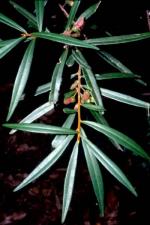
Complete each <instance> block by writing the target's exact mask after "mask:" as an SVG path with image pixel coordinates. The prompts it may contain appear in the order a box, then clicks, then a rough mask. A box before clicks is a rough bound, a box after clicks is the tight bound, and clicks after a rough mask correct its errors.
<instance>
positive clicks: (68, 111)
mask: <svg viewBox="0 0 150 225" xmlns="http://www.w3.org/2000/svg"><path fill="white" fill-rule="evenodd" d="M63 112H64V113H66V114H74V113H76V112H77V111H76V110H74V109H69V108H63Z"/></svg>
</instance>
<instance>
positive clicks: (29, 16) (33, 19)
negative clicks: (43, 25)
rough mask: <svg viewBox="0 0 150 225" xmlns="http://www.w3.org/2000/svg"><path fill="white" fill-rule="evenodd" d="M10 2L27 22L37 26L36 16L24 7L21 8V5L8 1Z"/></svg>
mask: <svg viewBox="0 0 150 225" xmlns="http://www.w3.org/2000/svg"><path fill="white" fill-rule="evenodd" d="M10 4H12V5H13V7H14V8H15V9H16V10H17V11H18V12H19V13H20V14H21V15H23V16H24V17H25V18H26V19H28V21H29V23H30V24H31V25H32V26H33V27H36V28H37V22H36V17H35V16H34V15H33V14H32V13H30V12H29V11H27V10H26V9H25V8H23V7H22V6H20V5H18V4H17V3H15V2H13V1H10Z"/></svg>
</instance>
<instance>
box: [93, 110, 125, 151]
mask: <svg viewBox="0 0 150 225" xmlns="http://www.w3.org/2000/svg"><path fill="white" fill-rule="evenodd" d="M90 112H91V114H92V115H93V117H94V118H95V120H96V121H97V122H98V123H100V124H103V125H106V126H108V127H109V124H108V122H107V120H106V119H105V117H104V116H103V115H101V114H99V113H98V112H96V111H93V110H90ZM108 138H109V137H108ZM109 140H110V141H111V143H112V144H113V145H114V147H115V148H117V149H118V150H121V151H123V149H122V148H121V146H120V145H119V144H118V142H117V141H116V140H113V139H112V138H109Z"/></svg>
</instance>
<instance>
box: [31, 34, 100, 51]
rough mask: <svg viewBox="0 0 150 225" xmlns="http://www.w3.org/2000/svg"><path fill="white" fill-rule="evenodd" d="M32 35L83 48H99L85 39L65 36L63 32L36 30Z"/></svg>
mask: <svg viewBox="0 0 150 225" xmlns="http://www.w3.org/2000/svg"><path fill="white" fill-rule="evenodd" d="M32 35H33V36H35V37H39V38H44V39H47V40H50V41H54V42H59V43H62V44H65V45H69V46H78V47H82V48H90V49H95V50H98V48H97V47H95V46H92V45H90V44H88V43H86V42H85V41H81V40H78V39H76V38H72V37H69V36H65V35H63V34H56V33H47V32H35V33H32Z"/></svg>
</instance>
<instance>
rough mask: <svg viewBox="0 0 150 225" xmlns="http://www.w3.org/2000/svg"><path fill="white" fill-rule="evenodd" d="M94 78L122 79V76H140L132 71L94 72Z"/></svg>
mask: <svg viewBox="0 0 150 225" xmlns="http://www.w3.org/2000/svg"><path fill="white" fill-rule="evenodd" d="M95 77H96V80H111V79H124V78H140V76H138V75H136V74H133V73H116V72H115V73H103V74H95Z"/></svg>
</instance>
